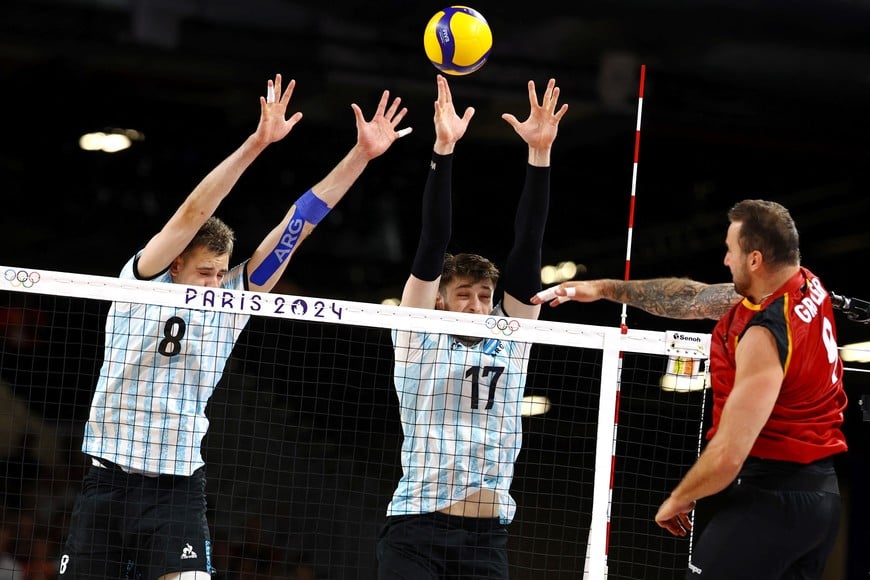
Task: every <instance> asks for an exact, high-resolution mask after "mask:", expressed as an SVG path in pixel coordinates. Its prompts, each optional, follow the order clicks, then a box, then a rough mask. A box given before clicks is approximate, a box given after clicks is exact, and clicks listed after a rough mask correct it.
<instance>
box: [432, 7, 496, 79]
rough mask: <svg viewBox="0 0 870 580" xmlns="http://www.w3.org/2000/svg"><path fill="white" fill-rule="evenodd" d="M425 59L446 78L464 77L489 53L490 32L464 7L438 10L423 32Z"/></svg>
mask: <svg viewBox="0 0 870 580" xmlns="http://www.w3.org/2000/svg"><path fill="white" fill-rule="evenodd" d="M423 47H424V48H425V49H426V56H427V57H428V58H429V60H430V61H431V62H432V64H433V65H435V68H437V69H438V70H440V71H441V72H443V73H446V74H449V75H467V74H471V73H473V72H474V71H476V70H478V69H479V68H480V67H482V66H483V65H484V64H485V63H486V59H488V58H489V52H490V50H492V30H490V28H489V24H488V23H487V22H486V18H484V17H483V14H481V13H480V12H478V11H477V10H475V9H473V8H469V7H467V6H450V7H448V8H445V9H443V10H439V11H438V12H436V13H435V15H434V16H432V18H430V19H429V23H428V24H427V25H426V31H425V32H424V33H423Z"/></svg>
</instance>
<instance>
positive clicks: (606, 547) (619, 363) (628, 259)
mask: <svg viewBox="0 0 870 580" xmlns="http://www.w3.org/2000/svg"><path fill="white" fill-rule="evenodd" d="M645 80H646V65H645V64H642V65H640V86H639V88H638V97H637V121H636V124H635V129H634V157H633V159H632V171H631V198H630V203H629V210H628V235H627V241H626V250H625V281H628V280H629V274H630V272H631V243H632V239H633V237H634V215H635V211H634V210H635V204H634V202H635V199H636V197H637V196H636V193H637V169H638V160H639V158H640V122H641V118H642V115H643V92H644V83H645ZM627 317H628V306H627V305H626V304H623V305H622V314H621V317H620V325H619V327H620V331H621V332H623V333H626V332H628V324H627V323H626V319H627ZM623 362H624V351H623V350H620V351H619V353H618V358H617V368H616V383H615V384H616V387H615V389H616V392H615V394H614V396H615V399H616V400H615V401H614V407H615V409H614V411H615V412H614V414H613V441H612V444H611V462H610V482H609V485H610V488H609V493H608V509H607V538H606V540H605V544H604V557H605V559H606V558H607V557H608V555H609V553H610V530H611V520H610V513H611V505H612V501H613V482H614V480H615V477H616V439H617V431H618V428H619V403H620V385H621V384H622V368H623Z"/></svg>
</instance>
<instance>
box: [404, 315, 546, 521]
mask: <svg viewBox="0 0 870 580" xmlns="http://www.w3.org/2000/svg"><path fill="white" fill-rule="evenodd" d="M492 314H493V315H494V316H504V313H503V311H502V310H501V308H500V307H498V308H496V309H495V310H493V312H492ZM392 340H393V346H394V349H395V370H394V376H393V378H394V382H395V387H396V394H397V395H398V398H399V407H400V409H399V413H400V416H401V420H402V430H403V432H404V441H403V443H402V471H403V475H402V477H401V479H400V480H399V483H398V486H397V487H396V490H395V492H394V494H393V498H392V501H391V502H390V504H389V506H388V508H387V515H388V516H400V515H409V514H422V513H430V512H435V511H438V510H441V509H444V508H446V507H448V506H450V505H452V504H454V503H456V502H458V501H461V500H464V499H465V498H466V497H468V496H469V495H471V494H472V493H475V492H477V491H479V490H481V489H488V490H492V491H494V492H495V493H496V495H497V497H498V503H499V505H498V514H499V520H500V521H501V522H502V523H504V524H508V523H510V522H511V520H513V517H514V513H515V512H516V502H515V501H514V499H513V498H512V497H511V496H510V493H509V490H510V485H511V481H512V479H513V472H514V462H515V461H516V459H517V456H518V455H519V452H520V447H521V445H522V416H521V402H522V397H523V390H524V388H525V383H526V371H527V368H528V364H529V353H530V350H531V344H530V343H522V342H514V341H508V340H501V339H499V338H484V339H481V340H480V341H478V342H476V343H475V344H473V345H471V346H468V345H467V344H466V343H463V342H462V341H460V340H459V339H457V337H455V336H451V335H447V334H433V333H429V332H411V331H402V330H393V332H392Z"/></svg>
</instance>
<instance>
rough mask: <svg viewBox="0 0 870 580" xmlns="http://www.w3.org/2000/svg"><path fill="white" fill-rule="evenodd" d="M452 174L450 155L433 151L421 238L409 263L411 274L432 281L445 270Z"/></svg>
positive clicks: (450, 212)
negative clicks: (410, 264) (411, 261)
mask: <svg viewBox="0 0 870 580" xmlns="http://www.w3.org/2000/svg"><path fill="white" fill-rule="evenodd" d="M452 176H453V155H452V154H450V155H438V154H437V153H433V154H432V163H431V164H430V166H429V175H428V177H427V178H426V186H425V187H424V188H423V225H422V227H421V229H420V241H419V242H418V243H417V253H416V255H415V256H414V263H413V264H412V266H411V274H413V275H414V276H416V277H417V278H419V279H420V280H425V281H427V282H431V281H432V280H435V279H437V278H438V277H439V276H440V275H441V272H442V271H443V269H444V253H445V252H446V251H447V244H448V243H450V235H451V233H452V227H453V226H452V223H451V216H452V212H453V208H452V204H451V199H450V195H451V193H450V185H451V179H452Z"/></svg>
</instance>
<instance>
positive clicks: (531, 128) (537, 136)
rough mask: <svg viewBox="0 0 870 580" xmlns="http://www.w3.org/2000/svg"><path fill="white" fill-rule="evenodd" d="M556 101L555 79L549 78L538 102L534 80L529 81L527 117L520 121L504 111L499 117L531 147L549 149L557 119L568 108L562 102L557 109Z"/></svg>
mask: <svg viewBox="0 0 870 580" xmlns="http://www.w3.org/2000/svg"><path fill="white" fill-rule="evenodd" d="M558 102H559V87H557V86H556V79H550V81H549V82H548V83H547V89H546V90H545V91H544V96H543V98H542V100H541V102H540V103H538V95H537V92H536V91H535V82H534V81H529V104H530V105H531V110H530V112H529V117H528V118H527V119H526V120H525V121H522V122H520V121H519V120H518V119H517V118H516V117H515V116H513V115H511V114H510V113H504V114H503V115H502V116H501V118H502V119H504V120H505V121H507V122H508V124H510V126H511V127H513V128H514V131H516V132H517V134H518V135H519V136H520V137H522V139H523V141H525V142H526V144H528V146H529V147H530V148H531V149H549V148H550V147H551V146H552V145H553V141H555V140H556V134H557V133H558V129H559V121H561V120H562V117H564V116H565V112H566V111H567V110H568V105H567V104H563V105H562V106H561V107H559V110H558V111H557V110H556V106H557V104H558Z"/></svg>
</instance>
